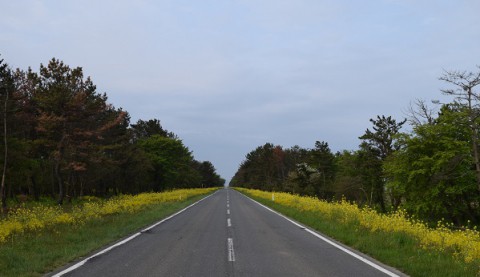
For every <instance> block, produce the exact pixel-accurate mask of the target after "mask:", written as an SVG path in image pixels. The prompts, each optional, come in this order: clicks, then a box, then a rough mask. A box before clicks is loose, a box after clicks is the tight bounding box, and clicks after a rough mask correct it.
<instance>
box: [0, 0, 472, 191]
mask: <svg viewBox="0 0 480 277" xmlns="http://www.w3.org/2000/svg"><path fill="white" fill-rule="evenodd" d="M0 11H1V16H0V54H1V55H2V56H1V57H2V58H3V59H5V61H6V62H7V63H8V64H10V65H11V66H12V67H14V68H16V67H19V68H22V69H26V68H27V67H28V66H31V67H32V68H33V69H34V70H35V71H38V69H39V66H40V63H43V64H46V63H48V61H49V60H50V59H51V58H53V57H55V58H58V59H60V60H63V61H64V62H65V63H66V64H68V65H70V66H71V67H76V66H81V67H83V69H84V72H85V74H86V75H88V76H91V77H92V79H93V82H94V83H95V84H96V85H97V88H98V91H99V92H106V93H107V94H108V96H109V102H111V103H112V104H114V105H115V106H116V107H122V108H124V109H125V110H127V111H128V112H129V113H130V115H131V117H132V122H135V121H137V120H138V119H144V120H148V119H152V118H157V119H160V120H161V122H162V125H163V126H164V127H165V128H166V129H168V130H169V131H172V132H174V133H176V134H177V135H179V137H180V138H181V139H183V141H184V143H185V144H186V145H187V146H188V147H189V149H190V150H192V151H193V154H194V156H195V158H196V159H198V160H209V161H211V162H212V163H213V164H214V165H215V167H216V168H217V170H218V172H219V173H220V174H221V175H222V177H223V178H225V179H227V182H228V181H229V180H230V178H231V177H232V176H233V174H234V173H235V172H236V170H237V168H238V166H239V164H240V163H241V162H242V161H243V160H244V158H245V154H247V153H248V152H250V151H251V150H253V149H255V148H256V147H257V146H260V145H263V144H264V143H266V142H271V143H274V144H280V145H282V146H284V147H291V146H293V145H300V146H302V147H305V148H313V147H314V143H315V141H316V140H323V141H327V142H328V143H329V145H330V147H331V149H332V150H333V151H340V150H344V149H347V150H354V149H357V147H358V144H359V140H358V137H359V136H361V135H362V134H363V133H364V131H365V129H366V128H368V127H370V125H371V124H370V122H369V119H370V118H373V117H376V115H392V116H393V117H395V118H397V119H402V118H404V117H405V111H406V110H407V108H408V106H409V103H410V102H411V101H413V100H414V99H416V98H420V99H425V100H427V101H430V100H432V99H443V98H442V96H441V93H440V89H441V88H445V87H446V84H444V83H442V82H441V81H439V80H438V77H440V76H441V75H442V74H443V72H444V71H443V70H468V71H474V70H476V65H480V16H479V14H480V1H478V0H431V1H427V0H362V1H360V0H358V1H356V0H350V1H347V0H202V1H199V0H171V1H166V0H165V1H159V0H157V1H153V0H152V1H146V0H145V1H138V0H136V1H133V0H132V1H123V0H108V1H107V0H101V1H99V0H92V1H86V0H82V1H65V0H59V1H53V0H51V1H49V0H44V1H40V0H36V1H35V0H15V1H12V0H0Z"/></svg>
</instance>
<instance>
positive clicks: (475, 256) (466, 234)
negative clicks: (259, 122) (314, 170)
mask: <svg viewBox="0 0 480 277" xmlns="http://www.w3.org/2000/svg"><path fill="white" fill-rule="evenodd" d="M238 190H239V191H241V192H246V193H248V194H249V195H252V196H255V197H259V198H263V199H272V193H271V192H266V191H260V190H251V189H243V188H239V189H238ZM274 201H275V203H277V204H280V205H282V206H286V207H290V208H293V209H295V210H298V211H300V212H302V211H305V212H315V213H317V214H318V215H320V216H321V217H322V218H325V219H328V220H329V221H330V222H335V223H336V224H353V226H355V228H361V229H364V230H367V231H368V232H371V233H376V232H386V233H392V234H393V233H399V234H406V235H407V236H409V237H411V238H413V239H414V240H415V241H416V242H417V244H418V247H419V248H423V249H428V250H430V251H439V252H448V253H450V255H452V257H454V258H455V259H460V260H462V261H464V262H466V263H476V264H477V266H480V264H478V262H479V261H480V232H479V231H477V230H476V228H473V229H470V228H468V227H464V228H462V229H457V230H452V229H451V228H450V227H451V226H448V225H446V224H445V223H444V222H442V221H440V222H438V225H437V227H436V228H430V227H428V225H426V224H425V223H423V222H422V221H419V220H415V219H413V218H411V217H410V216H409V215H408V214H407V212H405V211H404V210H398V211H396V212H392V213H390V214H381V213H378V212H376V211H374V210H372V209H370V208H368V207H365V208H359V207H358V205H356V204H354V203H350V202H348V201H345V200H342V201H340V202H326V201H323V200H319V199H317V198H313V197H306V196H299V195H293V194H289V193H279V192H276V193H275V200H274Z"/></svg>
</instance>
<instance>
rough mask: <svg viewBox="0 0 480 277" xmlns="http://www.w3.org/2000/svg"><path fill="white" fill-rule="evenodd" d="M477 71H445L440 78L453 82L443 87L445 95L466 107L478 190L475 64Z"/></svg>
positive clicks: (479, 97)
mask: <svg viewBox="0 0 480 277" xmlns="http://www.w3.org/2000/svg"><path fill="white" fill-rule="evenodd" d="M477 67H478V69H479V71H478V72H466V71H445V73H444V75H443V76H442V77H440V80H442V81H445V82H447V83H450V84H453V85H455V86H456V87H455V88H453V89H444V90H442V92H443V93H444V94H445V95H450V96H453V97H454V98H455V101H457V102H458V103H459V104H461V105H463V106H464V107H465V108H466V112H467V114H468V124H469V128H470V130H471V139H472V155H473V160H474V163H475V172H476V177H477V186H478V190H479V191H480V154H479V149H478V147H479V145H478V129H479V123H478V118H479V117H480V92H479V91H474V88H475V87H476V86H478V85H480V66H477Z"/></svg>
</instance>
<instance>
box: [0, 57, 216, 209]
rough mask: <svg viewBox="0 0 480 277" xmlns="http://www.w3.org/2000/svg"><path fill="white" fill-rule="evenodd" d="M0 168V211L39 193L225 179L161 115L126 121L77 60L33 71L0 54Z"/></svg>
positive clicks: (115, 190)
mask: <svg viewBox="0 0 480 277" xmlns="http://www.w3.org/2000/svg"><path fill="white" fill-rule="evenodd" d="M132 93H135V92H132ZM0 174H1V183H0V202H1V206H2V212H3V213H5V214H7V213H8V212H9V211H10V208H12V207H14V206H16V205H17V204H18V203H22V202H25V201H27V202H28V201H31V200H33V201H38V200H40V199H44V198H53V199H55V200H56V201H57V203H58V204H59V205H63V204H69V202H72V201H73V202H75V201H76V199H78V198H81V197H84V196H95V197H100V198H108V197H112V196H114V195H120V194H139V193H142V192H161V191H165V190H171V189H179V188H198V187H200V188H201V187H207V186H210V187H218V186H223V184H224V182H225V180H223V179H222V178H221V177H220V176H219V175H218V174H217V173H216V170H215V167H214V166H213V164H212V163H211V162H209V161H197V160H196V159H195V158H194V156H193V153H192V152H191V151H190V150H189V149H188V147H187V146H185V145H184V143H183V142H182V140H181V139H180V138H179V137H178V136H177V135H176V134H174V133H173V132H170V131H167V130H166V129H164V128H163V127H162V125H161V124H160V120H158V119H149V120H142V119H139V120H137V122H135V123H133V122H131V119H130V114H129V113H128V112H127V111H125V110H123V109H122V108H117V107H115V106H114V105H113V104H111V103H109V102H108V97H107V94H106V93H103V92H99V91H97V87H96V86H95V84H94V83H93V80H92V79H91V78H90V77H86V76H84V73H83V69H82V68H81V67H70V66H68V65H67V64H65V63H64V62H62V61H60V60H58V59H55V58H53V59H52V60H50V61H49V62H48V63H47V64H45V65H43V64H40V67H39V70H38V71H34V70H33V69H32V68H30V67H29V68H28V69H26V70H25V69H20V68H17V69H13V68H11V67H10V66H9V65H8V64H7V63H5V62H4V61H3V60H2V59H1V58H0Z"/></svg>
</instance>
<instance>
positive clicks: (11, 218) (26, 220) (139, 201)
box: [0, 188, 216, 243]
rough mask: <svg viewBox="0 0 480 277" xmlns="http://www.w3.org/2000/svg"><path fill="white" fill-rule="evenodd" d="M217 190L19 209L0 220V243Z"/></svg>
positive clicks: (92, 200) (172, 192)
mask: <svg viewBox="0 0 480 277" xmlns="http://www.w3.org/2000/svg"><path fill="white" fill-rule="evenodd" d="M214 190H216V188H206V189H178V190H173V191H167V192H160V193H142V194H138V195H133V196H132V195H122V196H118V197H114V198H111V199H109V200H101V199H99V198H95V197H85V199H83V200H84V201H86V202H85V203H84V204H83V205H80V206H75V207H74V208H73V209H72V210H71V211H69V212H67V211H64V210H63V209H62V207H60V206H36V207H33V208H29V209H27V208H19V209H16V210H15V211H13V212H10V213H9V214H8V215H7V216H6V217H4V218H2V219H0V243H3V242H5V241H7V240H8V239H9V238H11V237H12V236H13V235H15V234H22V233H25V232H37V231H40V230H43V229H47V228H51V227H54V226H56V225H59V224H70V225H75V224H83V223H85V222H86V221H88V220H90V219H93V218H101V217H103V216H107V215H112V214H120V213H135V212H138V211H140V210H142V209H144V208H146V207H147V206H149V205H154V204H159V203H165V202H175V201H183V200H186V199H187V198H190V197H192V196H196V195H201V194H207V193H210V192H212V191H214Z"/></svg>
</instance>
